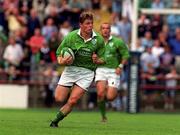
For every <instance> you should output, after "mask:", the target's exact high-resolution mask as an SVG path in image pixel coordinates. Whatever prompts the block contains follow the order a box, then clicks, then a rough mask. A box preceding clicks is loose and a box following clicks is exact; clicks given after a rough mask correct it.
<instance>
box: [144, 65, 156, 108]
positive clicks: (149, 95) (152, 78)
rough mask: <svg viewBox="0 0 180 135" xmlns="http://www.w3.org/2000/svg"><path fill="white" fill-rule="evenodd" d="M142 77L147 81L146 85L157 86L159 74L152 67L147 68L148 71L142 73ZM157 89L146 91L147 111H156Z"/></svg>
mask: <svg viewBox="0 0 180 135" xmlns="http://www.w3.org/2000/svg"><path fill="white" fill-rule="evenodd" d="M142 77H143V78H144V80H145V85H146V86H147V85H155V84H156V83H157V73H156V70H155V68H154V67H153V66H152V65H149V66H148V67H147V71H146V72H143V73H142ZM155 92H156V89H154V88H151V89H146V90H145V110H147V111H152V110H154V100H155V98H156V93H155Z"/></svg>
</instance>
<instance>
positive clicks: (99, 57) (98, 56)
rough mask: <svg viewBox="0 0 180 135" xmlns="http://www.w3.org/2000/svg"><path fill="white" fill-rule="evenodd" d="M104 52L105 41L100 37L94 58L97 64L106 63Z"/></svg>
mask: <svg viewBox="0 0 180 135" xmlns="http://www.w3.org/2000/svg"><path fill="white" fill-rule="evenodd" d="M104 52H105V43H104V40H103V39H99V41H98V46H97V50H96V52H93V55H92V60H93V63H95V64H104V63H105V60H104Z"/></svg>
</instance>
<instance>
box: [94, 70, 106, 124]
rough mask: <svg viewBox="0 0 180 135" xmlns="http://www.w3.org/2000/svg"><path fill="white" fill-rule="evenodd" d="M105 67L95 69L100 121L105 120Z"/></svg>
mask: <svg viewBox="0 0 180 135" xmlns="http://www.w3.org/2000/svg"><path fill="white" fill-rule="evenodd" d="M106 72H107V70H106V68H97V69H96V76H95V82H96V89H97V103H98V108H99V110H100V112H101V116H102V121H106V106H105V95H106V85H107V81H106Z"/></svg>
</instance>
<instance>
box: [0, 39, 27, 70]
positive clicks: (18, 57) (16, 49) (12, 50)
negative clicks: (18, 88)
mask: <svg viewBox="0 0 180 135" xmlns="http://www.w3.org/2000/svg"><path fill="white" fill-rule="evenodd" d="M23 57H24V53H23V49H22V47H21V45H20V44H17V43H16V40H15V37H14V36H10V37H9V45H8V46H7V47H6V49H5V51H4V55H3V58H4V59H5V62H6V65H7V68H8V67H9V65H13V66H15V67H16V68H18V67H19V66H20V63H21V61H22V59H23Z"/></svg>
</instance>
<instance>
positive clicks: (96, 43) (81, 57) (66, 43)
mask: <svg viewBox="0 0 180 135" xmlns="http://www.w3.org/2000/svg"><path fill="white" fill-rule="evenodd" d="M104 45H105V44H104V40H103V37H102V36H101V35H100V34H98V33H95V32H94V31H93V34H92V38H91V39H88V40H87V41H84V39H83V38H82V37H81V36H80V29H79V30H74V31H72V32H70V33H69V34H68V35H67V36H66V37H65V38H64V40H63V41H62V43H61V44H60V46H59V47H58V49H57V51H56V56H59V55H60V52H61V50H62V48H64V47H69V48H71V49H72V50H73V52H74V54H75V60H74V62H73V64H71V66H77V67H84V68H87V69H90V70H95V69H96V67H97V65H96V64H94V63H93V61H92V54H93V52H95V53H96V54H97V55H98V56H99V57H100V58H101V57H103V53H104V50H105V46H104Z"/></svg>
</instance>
